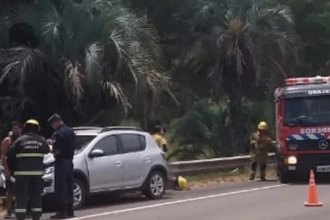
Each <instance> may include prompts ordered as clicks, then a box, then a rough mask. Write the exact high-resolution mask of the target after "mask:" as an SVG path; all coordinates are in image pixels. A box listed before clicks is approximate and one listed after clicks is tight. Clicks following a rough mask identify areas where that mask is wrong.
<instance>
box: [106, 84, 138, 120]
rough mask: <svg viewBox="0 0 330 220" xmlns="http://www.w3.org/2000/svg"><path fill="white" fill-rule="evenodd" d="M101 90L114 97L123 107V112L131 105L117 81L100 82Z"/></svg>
mask: <svg viewBox="0 0 330 220" xmlns="http://www.w3.org/2000/svg"><path fill="white" fill-rule="evenodd" d="M102 87H103V90H104V91H105V92H106V93H107V94H108V95H109V96H110V97H113V98H115V99H116V100H117V101H118V102H119V103H120V104H121V106H122V107H123V109H124V111H125V114H127V112H128V109H130V108H131V107H132V106H131V104H130V103H129V102H128V98H127V96H126V94H125V92H124V89H123V88H122V86H121V85H120V84H119V83H118V82H110V81H105V82H102Z"/></svg>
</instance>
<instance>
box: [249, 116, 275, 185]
mask: <svg viewBox="0 0 330 220" xmlns="http://www.w3.org/2000/svg"><path fill="white" fill-rule="evenodd" d="M249 146H250V156H251V173H250V180H254V178H255V176H256V170H257V166H259V169H260V180H261V181H266V163H267V157H268V152H269V151H270V150H271V149H272V147H273V140H272V139H271V138H270V137H269V136H268V125H267V123H266V122H264V121H262V122H260V123H259V124H258V131H257V132H255V133H254V134H252V135H251V137H250V144H249Z"/></svg>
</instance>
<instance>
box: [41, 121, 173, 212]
mask: <svg viewBox="0 0 330 220" xmlns="http://www.w3.org/2000/svg"><path fill="white" fill-rule="evenodd" d="M74 130H75V133H76V144H75V156H74V206H75V208H80V207H81V206H82V205H83V204H84V202H85V199H86V198H87V197H88V195H90V194H94V193H102V192H109V191H126V190H130V191H131V190H141V191H142V192H143V193H144V194H145V195H146V196H147V197H148V198H150V199H158V198H161V197H162V196H163V194H164V193H165V186H166V182H167V178H168V167H167V162H166V159H165V154H164V152H163V151H162V150H161V149H160V148H159V147H158V146H157V144H156V142H155V141H154V139H153V138H152V136H151V135H150V134H149V133H146V132H143V131H141V130H139V129H137V128H135V127H106V128H100V127H76V128H74ZM44 162H45V175H44V176H43V179H44V184H45V188H44V195H45V196H46V197H47V196H50V195H51V194H53V193H54V158H53V157H52V156H51V155H47V156H46V157H45V160H44Z"/></svg>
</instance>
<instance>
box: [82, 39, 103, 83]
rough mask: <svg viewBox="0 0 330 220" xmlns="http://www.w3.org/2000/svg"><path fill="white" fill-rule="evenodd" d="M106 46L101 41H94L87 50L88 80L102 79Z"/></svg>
mask: <svg viewBox="0 0 330 220" xmlns="http://www.w3.org/2000/svg"><path fill="white" fill-rule="evenodd" d="M103 53H104V46H103V45H102V44H101V43H98V42H97V43H93V44H91V45H89V47H88V48H87V49H86V51H85V72H86V73H87V77H88V80H93V81H100V80H101V79H102V65H101V60H102V59H103V55H104V54H103Z"/></svg>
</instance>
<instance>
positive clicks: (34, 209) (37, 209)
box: [31, 208, 42, 212]
mask: <svg viewBox="0 0 330 220" xmlns="http://www.w3.org/2000/svg"><path fill="white" fill-rule="evenodd" d="M31 211H32V212H42V209H41V208H33V209H31Z"/></svg>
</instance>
